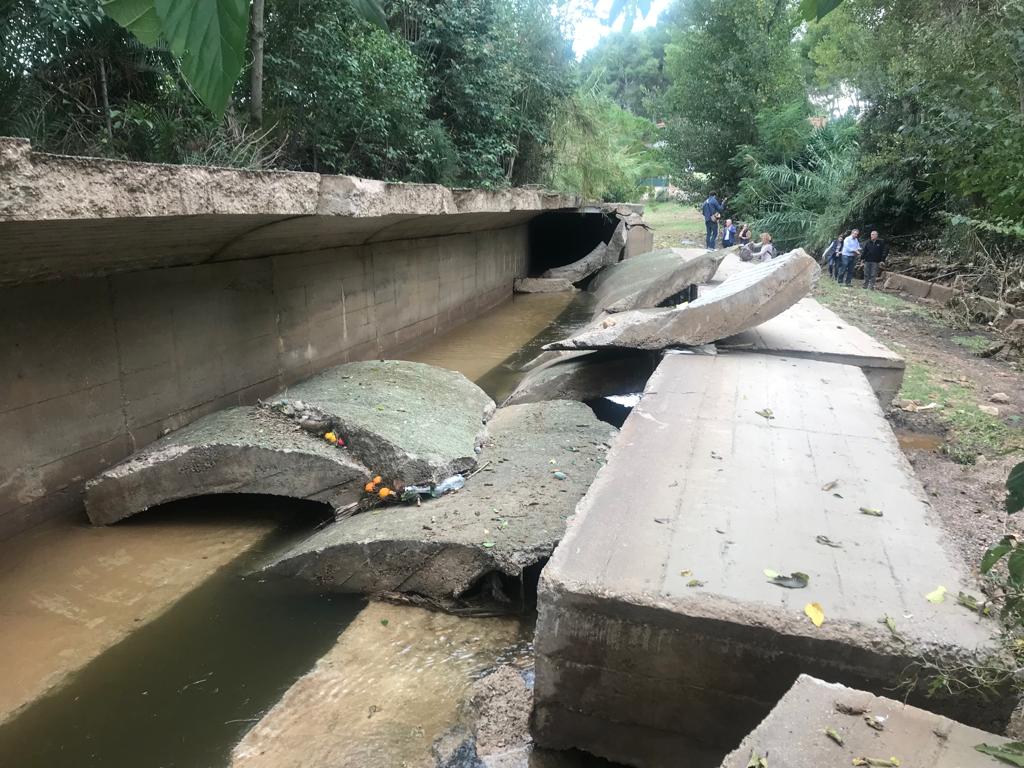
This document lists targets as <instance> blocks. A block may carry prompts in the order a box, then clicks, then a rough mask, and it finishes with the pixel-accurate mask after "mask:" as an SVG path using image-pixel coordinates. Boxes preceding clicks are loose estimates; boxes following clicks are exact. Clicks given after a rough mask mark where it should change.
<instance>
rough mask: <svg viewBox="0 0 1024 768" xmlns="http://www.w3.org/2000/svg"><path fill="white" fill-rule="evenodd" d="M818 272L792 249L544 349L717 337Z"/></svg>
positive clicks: (810, 282) (802, 290)
mask: <svg viewBox="0 0 1024 768" xmlns="http://www.w3.org/2000/svg"><path fill="white" fill-rule="evenodd" d="M820 273H821V269H820V268H819V267H818V264H817V262H816V261H815V260H814V259H813V258H811V257H810V256H808V255H807V254H806V253H805V252H804V251H803V249H797V250H795V251H791V252H790V253H787V254H786V255H784V256H780V257H779V258H777V259H773V260H771V261H768V262H765V263H763V264H758V265H756V266H753V267H750V268H747V269H744V270H743V271H741V272H738V273H737V274H735V275H733V276H732V277H730V278H728V279H727V280H725V281H724V282H723V283H722V284H721V285H718V286H716V287H715V288H713V289H712V290H709V291H708V292H707V293H705V294H704V295H703V296H701V297H700V298H699V299H697V300H696V301H693V302H691V303H689V304H685V305H683V306H681V307H677V308H673V309H636V310H631V311H628V312H620V313H618V314H615V315H610V316H606V317H604V318H603V319H599V320H597V321H596V322H594V323H592V324H591V325H589V326H587V327H586V328H584V329H583V330H582V331H581V332H580V333H578V334H576V335H575V336H572V337H570V338H568V339H563V340H561V341H556V342H554V343H552V344H548V345H546V346H545V347H544V349H546V350H551V349H567V350H572V349H603V348H606V347H618V348H631V349H648V350H659V349H665V348H667V347H675V346H696V345H699V344H706V343H708V342H713V341H717V340H719V339H723V338H727V337H729V336H733V335H735V334H737V333H740V332H742V331H745V330H747V329H749V328H753V327H754V326H756V325H759V324H760V323H763V322H764V321H765V320H769V319H771V318H773V317H775V316H776V315H779V314H781V313H782V312H784V311H785V310H786V309H788V308H789V307H791V306H793V305H794V304H795V303H796V302H797V301H799V300H800V299H801V298H803V297H804V296H806V295H807V293H808V292H809V291H810V290H811V288H812V287H813V286H814V283H815V282H816V281H817V279H818V275H819V274H820Z"/></svg>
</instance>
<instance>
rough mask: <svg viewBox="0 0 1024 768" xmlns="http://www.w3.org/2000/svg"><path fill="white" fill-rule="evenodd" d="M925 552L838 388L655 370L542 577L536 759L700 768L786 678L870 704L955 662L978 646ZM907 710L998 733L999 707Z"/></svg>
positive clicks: (759, 370) (895, 486)
mask: <svg viewBox="0 0 1024 768" xmlns="http://www.w3.org/2000/svg"><path fill="white" fill-rule="evenodd" d="M759 412H760V413H759ZM833 483H835V485H833ZM862 508H864V509H875V510H880V511H881V513H882V516H881V517H878V516H872V515H869V514H864V513H863V512H862V511H861V509H862ZM818 537H827V539H822V540H819V538H818ZM941 538H942V532H941V530H940V528H939V527H938V524H937V522H936V520H935V519H934V518H933V515H932V513H931V511H930V510H929V507H928V503H927V501H926V500H925V495H924V493H923V491H922V489H921V487H920V485H919V483H918V481H917V480H916V479H915V478H914V476H913V473H912V470H911V468H910V466H909V464H908V463H907V461H906V459H905V458H904V456H903V454H902V452H901V451H900V448H899V445H898V444H897V442H896V439H895V436H894V435H893V433H892V430H891V429H890V428H889V426H888V424H887V423H886V421H885V419H884V417H883V414H882V412H881V409H880V408H879V405H878V402H877V400H876V398H875V395H874V393H873V391H872V389H871V387H870V386H869V384H868V382H867V380H866V379H865V377H864V375H863V374H862V373H861V371H860V370H859V369H858V368H855V367H852V366H846V365H837V364H833V363H825V362H817V361H812V360H801V359H792V358H782V357H777V356H770V355H759V354H750V353H725V354H720V355H718V356H695V355H675V356H668V357H666V358H665V359H664V361H663V362H662V363H661V365H660V366H659V368H658V370H657V371H656V372H655V374H654V376H653V377H652V378H651V380H650V382H649V383H648V386H647V390H646V394H645V395H644V398H643V400H642V401H641V403H640V404H639V405H638V406H637V407H636V408H635V409H634V411H633V413H632V414H631V415H630V417H629V418H628V420H627V421H626V423H625V425H624V427H623V429H622V431H621V434H620V436H619V438H618V440H617V442H616V444H615V445H614V446H613V448H612V451H611V453H610V455H609V460H608V463H607V465H606V466H605V467H604V468H603V469H602V470H601V472H600V473H599V474H598V477H597V479H596V480H595V482H594V484H593V485H592V486H591V488H590V491H589V492H588V494H587V495H586V496H585V497H584V499H583V501H581V502H580V504H579V506H578V507H577V512H576V516H575V518H574V519H573V520H572V521H571V522H570V525H569V528H568V533H567V534H566V536H565V538H564V539H563V540H562V542H561V544H560V545H559V546H558V548H557V550H556V551H555V554H554V556H553V558H552V560H551V562H550V563H549V564H548V566H547V568H546V569H545V571H544V574H543V577H542V581H541V587H540V597H539V613H540V615H539V619H538V625H537V633H536V650H537V690H536V694H537V699H536V709H535V723H534V726H535V734H536V736H537V738H538V741H539V743H541V744H542V745H543V746H549V747H556V748H567V747H579V748H582V749H585V750H587V751H589V752H592V753H595V754H598V755H600V756H603V757H607V758H609V759H612V760H617V761H621V762H626V763H627V764H631V765H639V766H645V767H655V766H657V767H660V766H670V765H672V766H674V765H678V764H680V760H681V758H682V757H683V756H685V755H688V756H689V757H690V759H691V762H687V763H686V764H687V765H688V766H693V767H694V768H698V767H699V766H713V765H718V763H719V761H720V760H721V758H722V756H723V755H724V754H725V753H726V752H727V751H728V750H729V749H732V748H734V747H735V746H736V745H737V744H739V742H740V740H741V739H742V737H743V736H744V735H745V734H746V733H747V732H748V731H750V730H751V729H752V728H753V727H754V726H756V724H757V723H758V722H759V721H760V720H761V719H762V718H763V717H764V716H765V714H767V712H768V711H769V709H770V708H771V707H772V706H773V705H774V704H775V702H776V701H777V700H778V699H779V698H780V697H781V696H782V695H783V694H784V693H785V692H786V690H787V689H788V688H789V687H790V686H791V685H792V683H793V682H794V681H795V680H796V678H797V676H798V675H799V674H801V673H808V674H813V675H816V676H818V677H822V678H824V679H828V680H834V681H839V682H842V683H844V684H848V685H853V686H855V687H859V688H862V689H865V690H868V691H873V692H883V691H887V690H889V689H890V688H891V687H892V686H893V685H895V684H896V683H897V681H898V680H899V679H900V676H901V674H903V673H904V672H905V671H906V670H907V669H908V667H910V668H912V664H913V661H914V659H915V658H916V657H917V654H919V653H921V652H927V653H929V654H934V656H935V658H939V659H943V660H945V661H952V660H957V659H959V660H962V659H964V658H972V657H973V656H974V654H977V653H980V652H983V651H984V650H985V649H986V648H987V643H988V639H989V631H990V629H989V627H988V626H986V625H985V623H984V622H979V620H978V619H977V617H975V616H972V615H971V614H970V613H969V612H968V611H966V610H965V609H964V608H962V607H960V606H958V605H957V604H956V600H955V595H956V594H957V591H958V590H959V589H961V588H962V587H963V584H964V580H963V574H962V573H961V572H960V569H959V566H958V565H957V564H956V563H955V561H954V560H953V558H952V557H951V556H950V555H949V554H948V552H947V550H946V548H945V546H944V545H943V542H942V541H941ZM822 542H824V543H822ZM830 543H831V544H834V545H836V546H831V545H830ZM765 569H771V570H774V571H777V572H779V573H782V574H789V573H792V572H797V571H799V572H802V573H805V574H807V575H808V576H809V584H808V585H807V587H806V588H803V589H785V588H782V587H780V586H777V585H775V584H772V583H769V581H768V579H767V578H766V576H765V574H764V573H763V571H764V570H765ZM939 586H944V587H946V588H947V590H948V592H949V593H950V595H951V596H950V598H948V599H946V600H945V602H943V603H941V604H933V603H932V602H929V601H928V600H927V599H926V597H925V596H926V595H928V594H929V593H931V592H932V591H933V590H935V589H936V588H937V587H939ZM810 603H817V604H820V606H821V608H822V610H823V612H824V616H825V621H824V624H823V625H822V626H820V627H818V626H815V625H814V624H813V623H812V622H811V620H810V619H809V618H808V616H807V615H805V610H804V609H805V606H806V605H808V604H810ZM887 616H888V617H890V618H891V619H892V620H893V621H894V622H895V624H894V630H890V629H889V628H888V626H887V625H886V623H885V617H887ZM920 685H923V681H921V683H920ZM911 700H912V701H915V700H916V701H920V700H921V691H920V687H919V688H918V689H916V690H914V692H913V693H912V695H911ZM927 706H928V708H929V709H934V710H935V711H937V712H940V713H942V714H945V715H949V716H951V717H955V718H956V719H959V720H961V721H963V722H965V723H968V724H970V725H975V726H979V727H985V728H988V729H998V727H999V725H1000V724H1001V723H1002V722H1003V721H1005V719H1006V718H1007V717H1008V715H1009V711H1008V707H1010V706H1012V703H1010V702H1008V701H1006V700H1004V701H1003V702H998V701H994V702H985V701H981V700H979V699H978V698H975V697H972V696H970V695H968V694H962V695H960V696H957V697H952V696H943V695H941V694H940V695H938V696H937V697H936V698H934V699H930V700H928V703H927Z"/></svg>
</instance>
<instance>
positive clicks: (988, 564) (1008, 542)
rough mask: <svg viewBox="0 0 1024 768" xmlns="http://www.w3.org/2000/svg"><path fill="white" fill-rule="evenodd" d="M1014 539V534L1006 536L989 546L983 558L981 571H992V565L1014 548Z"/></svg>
mask: <svg viewBox="0 0 1024 768" xmlns="http://www.w3.org/2000/svg"><path fill="white" fill-rule="evenodd" d="M1014 541H1015V540H1014V538H1013V537H1012V536H1004V537H1003V540H1002V541H1000V542H999V543H998V544H996V545H995V546H994V547H991V548H989V550H988V551H987V552H986V553H985V556H984V557H983V558H981V572H982V573H988V572H989V571H991V570H992V567H993V566H994V565H995V564H996V563H998V562H999V561H1000V560H1002V559H1003V556H1004V555H1005V554H1006V553H1008V552H1009V551H1010V550H1011V549H1013V545H1014Z"/></svg>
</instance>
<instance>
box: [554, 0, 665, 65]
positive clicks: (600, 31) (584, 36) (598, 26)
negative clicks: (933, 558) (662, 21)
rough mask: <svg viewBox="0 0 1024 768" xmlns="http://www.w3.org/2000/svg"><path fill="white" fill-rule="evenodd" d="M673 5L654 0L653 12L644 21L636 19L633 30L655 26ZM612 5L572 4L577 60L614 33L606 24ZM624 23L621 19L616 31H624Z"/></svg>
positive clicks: (608, 0)
mask: <svg viewBox="0 0 1024 768" xmlns="http://www.w3.org/2000/svg"><path fill="white" fill-rule="evenodd" d="M671 4H672V0H653V2H652V3H651V12H650V13H649V14H647V16H646V17H644V18H642V19H636V20H635V21H634V22H633V29H644V28H646V27H651V26H654V22H656V21H657V20H658V16H659V15H660V14H661V12H662V11H664V10H666V9H667V8H668V7H669V5H671ZM611 5H612V0H598V2H597V3H593V2H587V0H577V2H575V3H573V4H572V8H571V9H570V12H569V19H570V21H571V22H572V24H573V27H574V29H575V34H574V35H573V44H572V47H573V50H574V51H575V52H576V58H581V57H582V56H583V54H585V53H586V52H587V51H589V50H590V49H591V48H593V47H594V46H595V45H597V42H598V41H599V40H600V39H601V38H602V37H604V36H605V35H607V34H608V33H609V32H611V31H612V27H609V26H608V25H607V23H606V22H607V19H608V11H609V10H610V8H611ZM623 21H624V20H623V19H621V18H620V19H619V20H618V21H617V22H616V23H615V27H614V29H616V30H619V29H622V24H623Z"/></svg>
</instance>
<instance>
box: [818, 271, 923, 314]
mask: <svg viewBox="0 0 1024 768" xmlns="http://www.w3.org/2000/svg"><path fill="white" fill-rule="evenodd" d="M814 295H815V298H817V299H818V301H820V302H821V303H822V304H825V305H827V306H829V307H832V308H833V309H835V308H840V309H853V310H856V309H870V308H872V307H877V308H878V309H881V310H883V311H885V312H891V313H895V314H902V315H913V316H915V317H920V318H921V319H923V320H928V321H929V322H933V323H936V324H942V317H941V315H939V313H938V312H936V311H935V310H933V309H930V308H929V307H925V306H922V305H921V304H916V303H914V302H912V301H907V300H906V299H904V298H901V297H900V296H897V295H895V294H892V293H884V292H882V291H865V290H863V289H861V288H859V287H857V284H856V282H855V283H854V287H852V288H844V287H843V286H841V285H839V283H837V282H836V281H835V280H833V279H832V278H830V277H829V276H828V275H827V274H824V273H823V274H822V276H821V279H820V280H819V281H818V287H817V288H815V290H814Z"/></svg>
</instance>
